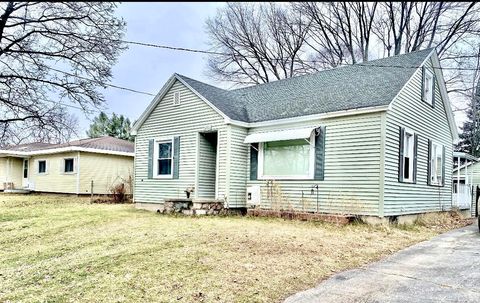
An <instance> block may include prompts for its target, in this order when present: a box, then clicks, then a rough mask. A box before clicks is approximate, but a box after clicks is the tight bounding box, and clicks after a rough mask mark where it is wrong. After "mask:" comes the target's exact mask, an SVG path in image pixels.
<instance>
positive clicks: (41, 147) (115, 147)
mask: <svg viewBox="0 0 480 303" xmlns="http://www.w3.org/2000/svg"><path fill="white" fill-rule="evenodd" d="M71 146H77V147H83V148H90V149H100V150H107V151H114V152H126V153H133V152H134V151H135V145H134V144H133V142H130V141H127V140H122V139H118V138H114V137H109V136H104V137H99V138H87V139H80V140H75V141H70V142H67V143H62V144H50V143H41V142H35V143H28V144H21V145H12V146H9V147H6V148H4V150H11V151H22V152H35V151H48V150H49V149H57V148H63V147H71Z"/></svg>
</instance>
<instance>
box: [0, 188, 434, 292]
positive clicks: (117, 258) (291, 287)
mask: <svg viewBox="0 0 480 303" xmlns="http://www.w3.org/2000/svg"><path fill="white" fill-rule="evenodd" d="M437 233H438V231H434V230H431V229H429V228H425V227H423V226H415V227H413V228H408V229H402V228H397V227H391V226H380V227H373V226H368V225H365V224H351V225H345V226H338V225H334V224H327V223H318V222H300V221H287V220H283V219H270V218H246V217H201V218H195V217H173V216H165V215H158V214H155V213H150V212H146V211H139V210H135V209H134V208H133V206H132V205H125V204H123V205H106V204H92V203H89V200H88V198H87V199H81V198H76V197H68V196H66V197H62V196H8V195H0V247H1V248H2V249H1V250H0V274H1V275H0V285H1V287H0V302H4V301H14V302H17V301H22V302H39V301H41V302H45V301H48V302H66V301H69V302H138V301H141V302H172V301H175V302H279V301H281V300H282V299H284V298H285V297H287V296H289V295H291V294H293V293H295V292H298V291H301V290H304V289H306V288H310V287H313V286H315V285H316V284H317V283H318V282H319V281H321V280H323V279H325V278H328V277H329V276H331V275H332V274H333V273H335V272H339V271H343V270H346V269H350V268H354V267H358V266H361V265H364V264H367V263H369V262H372V261H375V260H378V259H380V258H382V257H384V256H386V255H389V254H391V253H392V252H395V251H397V250H399V249H402V248H404V247H406V246H409V245H412V244H414V243H417V242H420V241H423V240H426V239H428V238H430V237H432V236H434V235H436V234H437Z"/></svg>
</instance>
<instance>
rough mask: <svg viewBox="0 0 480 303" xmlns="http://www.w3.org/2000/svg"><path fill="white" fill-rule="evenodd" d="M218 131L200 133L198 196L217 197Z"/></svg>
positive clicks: (196, 189) (196, 195)
mask: <svg viewBox="0 0 480 303" xmlns="http://www.w3.org/2000/svg"><path fill="white" fill-rule="evenodd" d="M217 143H218V135H217V132H208V133H199V136H198V146H197V155H198V156H197V157H198V158H197V161H198V171H197V188H195V191H196V194H195V197H197V198H205V199H215V196H216V184H217Z"/></svg>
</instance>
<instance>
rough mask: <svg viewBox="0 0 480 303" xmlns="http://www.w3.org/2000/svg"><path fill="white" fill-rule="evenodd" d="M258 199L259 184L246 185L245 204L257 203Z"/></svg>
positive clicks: (258, 202) (259, 195) (259, 197)
mask: <svg viewBox="0 0 480 303" xmlns="http://www.w3.org/2000/svg"><path fill="white" fill-rule="evenodd" d="M260 200H261V194H260V185H254V186H249V187H247V205H259V204H260Z"/></svg>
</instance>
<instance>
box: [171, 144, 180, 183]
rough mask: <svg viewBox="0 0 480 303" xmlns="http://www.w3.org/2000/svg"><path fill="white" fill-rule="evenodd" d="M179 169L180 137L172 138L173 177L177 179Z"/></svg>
mask: <svg viewBox="0 0 480 303" xmlns="http://www.w3.org/2000/svg"><path fill="white" fill-rule="evenodd" d="M179 169H180V137H174V138H173V179H178V177H179Z"/></svg>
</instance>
